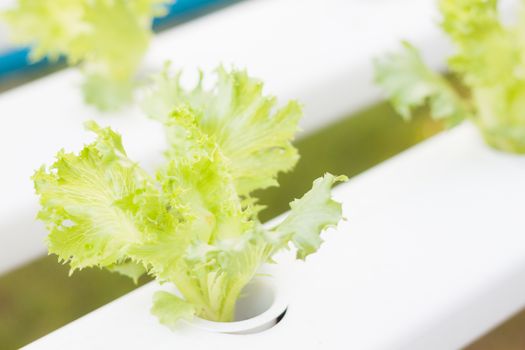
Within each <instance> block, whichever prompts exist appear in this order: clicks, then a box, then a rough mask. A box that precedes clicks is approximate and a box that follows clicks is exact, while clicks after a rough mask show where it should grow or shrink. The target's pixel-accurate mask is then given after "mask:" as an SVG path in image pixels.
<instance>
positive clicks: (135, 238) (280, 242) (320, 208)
mask: <svg viewBox="0 0 525 350" xmlns="http://www.w3.org/2000/svg"><path fill="white" fill-rule="evenodd" d="M219 72H220V73H219V76H221V74H224V75H223V76H222V77H221V78H219V83H218V86H217V88H216V89H212V90H209V91H208V90H206V91H205V90H202V91H200V92H196V91H197V90H198V89H197V88H196V89H195V90H194V91H193V92H194V93H195V94H193V93H188V94H189V95H188V96H190V95H191V96H192V97H191V98H190V97H187V100H186V102H184V103H180V104H175V105H174V106H173V107H170V108H169V110H166V111H165V112H166V113H167V114H166V115H165V116H163V117H162V121H163V123H164V125H165V127H166V133H167V135H168V141H169V148H168V150H167V151H166V156H167V157H166V159H167V161H166V164H164V165H163V166H161V167H160V168H159V169H158V170H157V172H156V176H155V177H151V176H149V175H148V174H147V173H146V172H145V171H144V170H142V169H141V168H140V166H139V165H138V164H136V163H134V162H133V161H131V160H130V159H129V158H128V157H127V155H126V152H125V150H124V148H123V146H122V141H121V138H120V135H118V134H117V133H115V132H114V131H112V130H111V129H109V128H101V127H99V126H98V125H97V124H95V123H93V122H90V123H88V125H87V126H88V128H89V129H90V130H92V131H93V132H95V133H96V134H97V139H96V141H95V142H93V143H91V144H89V145H87V146H85V147H84V149H83V150H82V151H81V152H80V153H79V154H66V153H64V152H60V153H59V155H58V160H57V162H55V164H54V165H53V166H52V167H51V168H50V169H46V168H45V167H42V168H41V169H40V170H38V171H37V172H36V173H35V175H34V177H33V179H34V181H35V188H36V192H37V194H38V195H39V196H40V203H41V206H42V209H41V211H40V214H39V217H40V219H42V220H43V221H44V222H46V224H47V227H48V229H49V231H50V234H49V237H48V245H49V252H50V253H54V254H56V255H58V256H59V259H60V260H63V261H66V262H69V263H70V265H71V269H72V271H73V270H75V269H81V268H84V267H89V266H99V267H106V268H107V269H109V270H110V271H115V272H118V273H121V274H124V275H126V276H129V277H131V278H132V279H134V280H135V281H136V280H137V279H138V278H139V277H140V276H141V275H142V274H144V273H147V274H149V275H150V276H153V277H155V278H156V280H157V281H159V282H161V283H163V282H167V283H172V284H174V285H175V286H176V287H177V290H178V292H179V293H180V296H175V295H172V294H170V293H167V292H159V293H157V294H156V295H155V297H154V305H153V308H152V312H153V314H155V315H156V316H157V317H158V318H159V320H160V321H161V322H162V323H163V324H166V325H168V326H169V327H171V328H173V327H176V325H177V323H178V322H179V321H180V320H181V319H189V318H191V317H192V316H194V315H196V316H199V317H203V318H205V319H208V320H214V321H232V320H233V319H234V315H235V304H236V301H237V300H238V298H239V296H240V295H241V293H242V290H243V289H244V287H246V285H247V284H248V283H249V282H250V281H251V280H252V279H253V277H254V276H255V275H256V273H257V271H258V269H259V267H260V266H261V265H262V264H264V263H270V262H272V256H273V255H274V254H275V253H276V252H277V251H279V250H281V249H286V248H288V246H289V244H290V243H292V244H294V245H295V246H296V247H297V257H298V258H300V259H304V258H305V257H306V256H307V255H309V254H311V253H313V252H315V251H316V250H317V249H318V248H319V246H320V244H321V242H322V240H321V238H320V234H321V233H322V231H323V230H325V229H326V228H328V227H330V226H333V225H336V224H337V222H338V221H339V220H340V219H341V215H342V213H341V204H340V203H337V202H335V201H333V200H332V199H331V197H330V191H331V188H332V186H333V185H334V184H335V183H336V182H338V181H343V180H344V179H345V177H336V176H333V175H330V174H326V175H325V176H324V177H323V178H320V179H317V180H316V181H315V182H314V184H313V187H312V189H311V190H310V191H309V192H307V193H306V194H305V195H304V196H303V198H301V199H298V200H295V201H294V202H292V203H291V208H292V209H291V212H290V214H289V215H288V217H287V218H286V219H285V220H284V221H283V222H282V223H281V224H280V225H278V226H276V227H274V228H266V227H265V226H263V225H262V224H261V222H260V221H259V219H258V211H259V209H260V207H259V206H258V205H257V204H256V202H257V201H256V199H255V198H254V197H252V196H250V194H249V192H250V191H251V190H253V189H256V188H262V187H265V186H267V185H268V184H269V183H273V182H275V177H276V175H277V173H278V172H279V171H283V170H284V169H286V168H287V167H290V166H292V165H293V164H294V163H295V162H296V160H297V153H296V150H295V148H293V146H292V145H291V143H290V141H291V138H292V137H293V131H294V130H295V129H296V124H297V118H298V113H299V112H298V109H297V107H296V104H294V103H292V104H289V105H288V107H284V108H282V109H280V110H277V111H274V112H272V110H273V106H274V99H273V98H269V97H264V96H262V92H261V91H262V90H261V89H262V85H261V84H260V83H259V82H257V81H255V80H253V79H251V78H248V76H247V75H246V73H245V72H237V71H235V72H233V73H231V74H226V73H225V72H224V71H219ZM166 83H168V81H166ZM177 84H178V82H177ZM239 89H240V90H239ZM207 94H209V96H207V97H204V95H207ZM219 94H220V95H221V96H220V97H219V96H218V95H219ZM155 96H156V97H152V98H153V99H156V98H158V96H160V95H155ZM199 96H200V97H199ZM198 99H202V102H201V103H200V104H198V103H195V102H194V101H195V100H198ZM204 99H209V100H210V101H211V102H210V105H207V104H206V103H204ZM189 100H192V101H193V102H194V103H187V102H188V101H189ZM152 105H155V106H157V107H156V108H160V109H162V108H161V107H159V106H161V104H157V103H153V104H152ZM281 128H284V129H286V130H284V131H283V130H281ZM244 129H245V134H247V135H249V137H246V135H244V134H243V133H242V130H244ZM272 135H273V136H272ZM234 145H235V146H236V148H237V149H234ZM256 148H258V150H257V151H256V150H255V149H256ZM287 150H288V151H287ZM281 151H283V152H284V154H285V155H286V156H284V155H283V154H281ZM274 152H277V153H274ZM272 155H275V156H274V157H272ZM287 157H288V158H287ZM264 169H270V170H264ZM256 170H259V173H261V174H262V175H261V176H259V174H258V175H257V176H255V175H253V176H254V177H253V179H250V177H251V176H252V175H251V172H255V171H256ZM244 177H247V178H246V179H245V178H244ZM245 180H246V181H245ZM252 180H253V181H252Z"/></svg>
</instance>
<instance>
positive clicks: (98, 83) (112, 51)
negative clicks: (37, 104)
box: [1, 0, 172, 110]
mask: <svg viewBox="0 0 525 350" xmlns="http://www.w3.org/2000/svg"><path fill="white" fill-rule="evenodd" d="M170 2H172V0H133V1H129V0H18V4H17V7H15V8H13V9H10V10H7V11H5V12H4V13H2V14H1V18H2V19H3V20H5V21H6V22H7V24H8V25H9V26H10V27H11V29H12V36H13V39H14V40H15V41H16V42H17V43H19V44H24V45H31V54H30V58H31V59H32V60H35V61H36V60H40V59H42V58H43V57H46V56H47V57H49V58H50V59H52V60H56V59H57V58H58V57H60V56H62V55H63V56H65V57H66V59H67V61H68V63H69V64H71V65H74V64H77V63H80V65H81V69H82V71H83V72H84V74H85V80H84V83H83V91H84V98H85V100H86V102H87V103H89V104H92V105H95V106H96V107H98V108H99V109H101V110H112V109H116V108H118V107H119V106H121V105H122V104H124V103H125V102H128V101H129V100H130V99H131V97H132V92H133V86H134V76H135V74H136V71H137V68H138V66H139V64H140V62H141V60H142V56H143V55H144V53H145V51H146V49H147V47H148V44H149V40H150V37H151V34H152V32H151V25H152V20H153V17H155V16H160V15H163V14H165V12H166V8H165V5H166V4H168V3H170Z"/></svg>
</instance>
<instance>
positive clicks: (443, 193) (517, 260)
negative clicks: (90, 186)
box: [28, 125, 525, 350]
mask: <svg viewBox="0 0 525 350" xmlns="http://www.w3.org/2000/svg"><path fill="white" fill-rule="evenodd" d="M524 179H525V157H522V156H521V157H520V156H513V155H508V154H503V153H499V152H497V151H494V150H492V149H489V148H487V147H486V146H485V145H484V144H483V143H482V141H481V139H480V137H479V135H478V132H477V130H475V129H474V128H473V127H472V126H471V125H462V126H460V127H458V128H456V129H455V130H453V131H450V132H447V133H444V134H441V135H440V136H437V137H435V138H433V139H431V140H429V141H427V142H425V143H423V144H421V145H420V146H416V147H415V148H413V149H411V150H409V151H407V152H405V153H403V154H401V155H399V156H397V157H395V158H393V159H392V160H389V161H387V162H385V163H383V164H382V165H380V166H378V167H375V168H373V169H372V170H370V171H367V172H365V173H364V174H362V175H360V176H358V177H356V178H353V179H351V180H350V181H349V182H348V183H347V184H344V185H341V186H340V187H338V188H337V189H336V190H335V195H336V197H337V198H338V199H339V200H340V201H343V202H344V214H345V215H346V217H347V218H348V221H346V222H344V223H342V224H340V226H339V227H338V229H337V230H335V231H330V232H326V234H325V235H324V238H325V241H326V242H325V243H324V244H323V246H322V247H321V249H320V251H319V252H318V253H316V254H314V255H312V256H310V257H309V258H308V259H307V261H306V263H302V262H297V263H296V262H293V261H292V260H291V259H290V255H289V254H288V253H286V254H283V255H282V256H281V257H280V259H279V260H280V261H281V263H282V265H280V268H282V269H287V272H286V273H288V274H289V275H288V276H287V278H286V280H287V281H288V282H289V285H291V286H293V287H294V288H293V289H292V290H290V291H289V292H290V295H289V300H290V303H289V308H288V311H287V313H286V316H285V317H284V318H283V319H282V321H281V322H280V323H278V324H277V325H276V326H275V327H274V328H272V329H270V330H268V331H266V332H263V333H258V334H251V335H242V336H239V335H225V334H213V333H210V332H205V331H200V330H197V329H195V328H192V327H190V326H185V327H182V328H181V330H179V331H177V332H171V331H170V330H168V329H167V328H166V327H164V326H162V325H160V324H159V323H158V322H157V321H156V319H155V318H154V317H153V316H152V315H150V313H149V308H150V305H151V296H152V293H153V292H154V291H155V290H156V289H158V286H156V285H155V284H153V283H152V284H148V285H146V286H144V287H142V288H139V289H138V290H136V291H134V292H132V293H130V294H128V295H126V296H124V297H122V298H120V299H118V300H116V301H114V302H112V303H110V304H108V305H106V306H104V307H102V308H101V309H99V310H97V311H95V312H93V313H91V314H88V315H87V316H85V317H83V318H81V319H79V320H77V321H75V322H73V323H71V324H69V325H67V326H66V327H64V328H62V329H59V330H58V331H56V332H54V333H51V334H49V335H47V336H46V337H44V338H42V339H40V340H38V341H36V342H35V343H33V344H32V345H31V346H29V347H28V348H29V349H64V348H75V349H113V348H118V349H147V348H155V349H211V348H213V349H217V350H220V349H224V350H232V349H359V350H367V349H389V350H391V349H405V350H411V349H414V350H420V349H425V350H434V349H435V350H447V349H457V348H460V347H462V346H464V345H465V344H467V343H468V342H470V341H472V340H473V339H475V338H476V337H478V336H479V335H480V334H482V333H483V332H485V331H486V330H488V329H489V328H491V327H493V326H494V325H496V324H497V323H498V322H500V321H502V320H504V319H505V318H507V317H509V316H510V315H511V314H513V313H514V312H516V311H518V310H519V309H520V308H522V307H523V306H525V233H524V231H523V198H524V195H525V180H524ZM288 268H289V270H288Z"/></svg>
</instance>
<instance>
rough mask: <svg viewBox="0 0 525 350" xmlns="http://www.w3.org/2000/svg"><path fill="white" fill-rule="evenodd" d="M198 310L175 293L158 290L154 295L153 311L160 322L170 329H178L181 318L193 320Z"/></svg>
mask: <svg viewBox="0 0 525 350" xmlns="http://www.w3.org/2000/svg"><path fill="white" fill-rule="evenodd" d="M196 312H197V310H196V308H195V307H194V306H193V305H191V304H190V303H188V302H186V301H184V300H183V299H181V298H179V297H177V296H176V295H174V294H171V293H168V292H164V291H157V292H155V294H154V295H153V307H152V308H151V313H152V314H153V315H155V316H157V318H158V319H159V321H160V323H162V324H163V325H165V326H168V327H169V328H170V329H173V330H175V329H177V326H178V325H179V322H180V321H181V320H191V319H192V318H193V316H195V314H196Z"/></svg>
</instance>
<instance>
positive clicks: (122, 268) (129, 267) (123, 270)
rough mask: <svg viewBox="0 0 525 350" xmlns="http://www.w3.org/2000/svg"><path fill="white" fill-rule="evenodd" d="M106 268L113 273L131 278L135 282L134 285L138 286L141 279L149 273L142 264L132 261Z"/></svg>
mask: <svg viewBox="0 0 525 350" xmlns="http://www.w3.org/2000/svg"><path fill="white" fill-rule="evenodd" d="M106 268H107V269H108V270H109V271H111V272H116V273H119V274H121V275H123V276H126V277H129V278H131V279H132V280H133V283H135V284H137V283H138V281H139V278H140V277H141V276H142V275H144V274H145V273H146V272H147V270H146V268H145V267H144V266H143V265H142V264H139V263H136V262H134V261H131V260H128V261H124V262H121V263H118V264H114V265H110V266H107V267H106Z"/></svg>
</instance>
